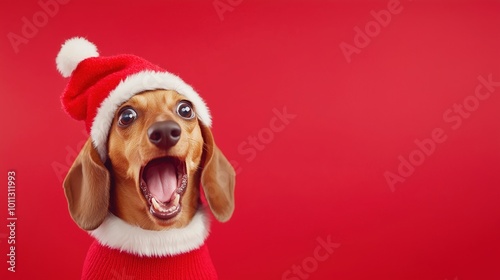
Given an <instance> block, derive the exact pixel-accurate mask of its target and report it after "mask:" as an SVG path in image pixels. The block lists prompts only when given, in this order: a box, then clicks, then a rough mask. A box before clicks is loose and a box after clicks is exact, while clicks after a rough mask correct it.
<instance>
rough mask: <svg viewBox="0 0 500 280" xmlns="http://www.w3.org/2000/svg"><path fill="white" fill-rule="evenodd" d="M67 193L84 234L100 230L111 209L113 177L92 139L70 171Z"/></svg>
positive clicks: (69, 202)
mask: <svg viewBox="0 0 500 280" xmlns="http://www.w3.org/2000/svg"><path fill="white" fill-rule="evenodd" d="M63 185H64V193H65V195H66V199H67V200H68V206H69V212H70V214H71V217H72V218H73V220H74V221H75V222H76V223H77V224H78V226H79V227H80V228H82V229H84V230H93V229H96V228H97V227H98V226H99V225H101V223H102V222H103V221H104V218H106V215H107V214H108V207H109V185H110V175H109V172H108V169H107V168H106V167H105V166H104V164H103V163H102V160H101V158H100V157H99V154H98V153H97V151H96V150H95V148H94V146H93V144H92V140H91V139H90V138H89V139H88V140H87V142H86V143H85V145H84V146H83V148H82V150H81V151H80V154H78V157H77V158H76V159H75V162H74V163H73V165H72V166H71V168H70V169H69V171H68V175H66V179H65V180H64V183H63Z"/></svg>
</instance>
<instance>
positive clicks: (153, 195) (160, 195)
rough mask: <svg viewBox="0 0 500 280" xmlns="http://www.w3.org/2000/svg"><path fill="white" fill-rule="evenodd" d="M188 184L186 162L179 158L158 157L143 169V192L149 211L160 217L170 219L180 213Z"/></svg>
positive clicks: (141, 180) (141, 184)
mask: <svg viewBox="0 0 500 280" xmlns="http://www.w3.org/2000/svg"><path fill="white" fill-rule="evenodd" d="M186 186H187V174H186V164H185V162H183V161H181V160H179V159H177V158H174V157H162V158H157V159H154V160H151V161H150V162H148V163H147V164H146V165H145V166H144V167H142V169H141V176H140V187H141V190H142V193H143V195H144V197H145V198H146V201H147V203H148V205H149V211H150V212H151V214H152V215H153V216H155V217H156V218H158V219H162V220H168V219H171V218H173V217H175V216H177V214H179V212H180V211H181V198H182V195H183V194H184V192H185V190H186Z"/></svg>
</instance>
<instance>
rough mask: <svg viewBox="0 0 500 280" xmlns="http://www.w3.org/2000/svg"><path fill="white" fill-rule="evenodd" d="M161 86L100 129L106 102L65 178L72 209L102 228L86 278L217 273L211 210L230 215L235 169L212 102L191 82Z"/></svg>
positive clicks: (221, 217)
mask: <svg viewBox="0 0 500 280" xmlns="http://www.w3.org/2000/svg"><path fill="white" fill-rule="evenodd" d="M80 41H81V40H80ZM80 43H81V42H80ZM84 43H85V44H87V42H86V41H85V42H84ZM63 49H64V45H63ZM61 52H62V51H61ZM85 59H87V58H85ZM89 59H90V60H87V61H88V62H85V63H87V64H89V63H95V62H92V57H91V58H89ZM83 61H85V60H83ZM80 63H81V62H80ZM78 67H80V66H78ZM78 67H77V68H75V67H73V68H74V69H71V71H73V72H72V75H73V76H75V75H77V74H75V73H76V72H77V71H80V70H79V68H78ZM82 67H83V66H82ZM82 67H80V68H82ZM58 69H59V70H60V72H61V73H63V74H65V73H67V72H64V71H62V70H64V68H63V67H62V66H61V67H60V66H59V64H58ZM61 69H62V70H61ZM75 69H76V70H75ZM120 69H121V68H120ZM106 77H107V76H106ZM169 77H170V76H169ZM72 82H73V81H70V86H68V88H70V87H71V83H72ZM126 82H127V81H125V83H126ZM123 83H124V82H123V79H122V80H121V81H120V83H119V84H118V86H117V87H120V86H121V84H123ZM155 87H156V88H159V89H148V90H143V91H140V92H137V93H135V92H134V93H133V94H130V98H128V97H127V98H128V99H127V98H123V99H124V100H125V101H124V102H118V103H117V104H116V107H117V108H116V109H115V108H113V109H112V110H109V111H110V112H113V114H112V115H110V116H109V124H108V125H107V126H106V125H105V126H104V127H105V129H104V130H102V129H101V130H99V128H101V127H98V129H96V125H97V124H96V123H98V120H99V114H101V111H103V110H104V109H103V108H106V107H105V105H102V104H101V107H100V108H99V109H98V110H100V111H98V113H96V115H97V116H95V117H94V116H93V115H92V116H91V117H89V118H88V119H91V120H92V122H91V124H92V128H91V130H90V131H91V133H90V134H91V137H89V139H88V140H87V142H86V143H85V145H84V146H83V148H82V149H81V151H80V153H79V154H78V156H77V157H76V159H75V161H74V163H73V165H72V166H71V168H70V169H69V171H68V174H67V176H66V178H65V180H64V182H63V187H64V193H65V196H66V199H67V202H68V208H69V212H70V215H71V217H72V219H73V220H74V221H75V223H76V224H77V225H78V226H79V227H80V228H81V229H83V230H86V231H89V233H90V234H91V236H93V237H94V238H95V241H94V242H93V243H92V245H91V247H90V249H89V251H88V253H87V256H86V259H85V263H84V266H83V271H82V279H129V278H130V279H217V273H216V270H215V268H214V266H213V264H212V261H211V259H210V255H209V252H208V249H207V247H206V245H205V240H206V238H207V237H208V231H209V229H208V228H209V217H208V214H207V211H208V209H210V211H211V213H212V214H213V216H214V217H215V219H217V220H218V221H220V222H226V221H228V220H229V219H230V217H231V216H232V214H233V212H234V187H235V172H234V169H233V168H232V166H231V164H230V163H229V161H228V160H227V159H226V157H225V156H224V155H223V153H222V152H221V151H220V149H219V148H218V147H217V146H216V144H215V142H214V137H213V135H212V132H211V130H210V127H209V125H207V118H206V117H205V116H204V115H203V112H204V111H203V110H200V108H201V107H203V105H204V103H203V104H202V103H200V102H199V100H198V99H197V98H196V97H197V96H194V95H189V94H188V93H189V92H187V91H186V90H185V89H183V90H184V91H185V92H187V93H184V94H182V93H180V92H179V91H181V90H179V91H177V90H175V89H164V88H161V86H152V88H155ZM93 90H95V89H93ZM106 90H107V89H106ZM67 92H70V91H69V90H67ZM92 94H94V93H92ZM66 95H67V94H66ZM88 99H89V100H90V99H91V98H88ZM101 99H102V98H101ZM108 99H109V98H108ZM104 100H106V99H104ZM65 102H66V103H65ZM68 102H69V101H67V100H65V99H64V97H63V104H69V103H68ZM88 103H90V101H89V102H88ZM102 103H103V104H104V103H105V101H103V102H102ZM200 104H202V105H200ZM196 105H199V106H196ZM87 106H90V105H87ZM197 109H198V110H199V111H200V114H199V115H198V114H197ZM68 111H70V110H68ZM87 111H88V110H87ZM70 114H71V112H70ZM203 117H205V118H203ZM107 127H109V128H107ZM96 131H97V132H96ZM101 134H102V135H104V136H105V137H99V135H101ZM95 135H98V136H95ZM100 138H103V139H105V141H104V142H98V141H97V140H98V139H100ZM96 143H97V144H96ZM103 143H105V145H103ZM200 184H201V186H202V190H203V195H204V197H205V198H206V202H207V204H208V206H205V205H204V203H203V200H202V193H201V190H200Z"/></svg>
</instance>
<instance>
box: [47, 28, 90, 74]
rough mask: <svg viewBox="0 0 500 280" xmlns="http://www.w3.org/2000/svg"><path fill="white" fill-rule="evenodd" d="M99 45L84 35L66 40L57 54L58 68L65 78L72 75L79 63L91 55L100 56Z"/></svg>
mask: <svg viewBox="0 0 500 280" xmlns="http://www.w3.org/2000/svg"><path fill="white" fill-rule="evenodd" d="M98 56H99V53H98V52H97V47H96V46H95V45H94V44H92V43H91V42H89V41H87V39H85V38H83V37H74V38H71V39H68V40H66V42H64V44H62V46H61V50H60V51H59V53H58V54H57V57H56V64H57V70H59V72H60V73H61V75H62V76H63V77H65V78H67V77H69V76H71V73H73V71H74V70H75V69H76V67H77V66H78V64H79V63H80V62H82V61H83V60H84V59H87V58H89V57H98Z"/></svg>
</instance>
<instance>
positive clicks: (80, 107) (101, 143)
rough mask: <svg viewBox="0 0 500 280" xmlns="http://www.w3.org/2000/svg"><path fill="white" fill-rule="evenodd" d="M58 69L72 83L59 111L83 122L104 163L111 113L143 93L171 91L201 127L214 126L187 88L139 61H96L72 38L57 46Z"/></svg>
mask: <svg viewBox="0 0 500 280" xmlns="http://www.w3.org/2000/svg"><path fill="white" fill-rule="evenodd" d="M56 64H57V70H59V72H60V73H61V75H62V76H63V77H70V80H69V83H68V85H67V86H66V89H65V90H64V92H63V94H62V96H61V100H62V104H63V108H64V110H65V111H66V112H67V113H68V114H69V115H70V116H71V117H73V118H74V119H76V120H83V121H85V125H86V128H87V132H89V134H90V137H91V139H92V141H93V143H94V147H95V148H96V149H97V152H98V153H99V155H100V156H101V159H102V160H103V162H104V161H106V159H107V157H108V156H107V148H106V146H107V145H106V143H107V140H108V134H109V129H110V127H111V124H112V122H113V118H114V115H115V111H116V110H117V109H118V108H119V107H120V105H121V104H123V103H125V102H126V101H127V100H129V99H130V98H131V97H133V96H134V95H136V94H138V93H141V92H143V91H146V90H155V89H165V90H175V91H176V92H178V93H179V94H182V95H184V96H185V98H186V99H187V100H189V101H190V102H191V103H192V104H193V107H194V112H195V113H196V115H197V117H198V119H199V120H200V121H201V123H202V124H203V125H205V126H208V127H210V126H211V124H212V120H211V116H210V111H209V110H208V107H207V105H206V104H205V102H204V101H203V99H202V98H201V97H200V96H199V95H198V93H196V91H195V90H194V89H193V88H192V87H191V86H190V85H188V84H187V83H185V82H184V81H183V80H182V79H181V78H179V77H178V76H176V75H174V74H172V73H170V72H167V71H165V70H163V69H162V68H160V67H159V66H156V65H154V64H152V63H150V62H149V61H146V60H144V59H143V58H140V57H138V56H135V55H129V54H123V55H116V56H109V57H100V56H99V53H98V52H97V48H96V46H95V45H94V44H92V43H91V42H89V41H87V40H86V39H85V38H82V37H74V38H71V39H69V40H67V41H66V42H65V43H64V44H63V45H62V46H61V50H60V51H59V54H58V55H57V57H56Z"/></svg>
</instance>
